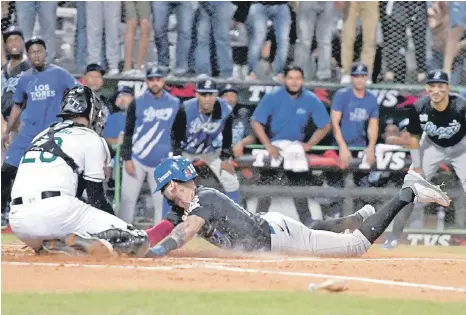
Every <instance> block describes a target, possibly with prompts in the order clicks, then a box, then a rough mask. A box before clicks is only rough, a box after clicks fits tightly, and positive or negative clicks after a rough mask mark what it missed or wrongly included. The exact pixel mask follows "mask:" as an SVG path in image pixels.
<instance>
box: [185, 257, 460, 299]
mask: <svg viewBox="0 0 466 315" xmlns="http://www.w3.org/2000/svg"><path fill="white" fill-rule="evenodd" d="M195 266H199V267H204V268H205V269H215V270H222V271H232V272H240V273H262V274H275V275H282V276H295V277H296V276H297V277H312V278H325V279H338V280H347V281H359V282H366V283H375V284H384V285H390V286H401V287H411V288H418V289H430V290H437V291H452V292H459V293H466V287H465V288H460V287H450V286H440V285H432V284H423V283H413V282H404V281H392V280H380V279H372V278H364V277H351V276H335V275H327V274H321V273H310V272H294V271H293V272H292V271H276V270H261V269H250V268H238V267H228V266H222V265H218V264H196V265H195ZM190 268H191V266H190Z"/></svg>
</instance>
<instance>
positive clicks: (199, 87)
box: [196, 78, 218, 93]
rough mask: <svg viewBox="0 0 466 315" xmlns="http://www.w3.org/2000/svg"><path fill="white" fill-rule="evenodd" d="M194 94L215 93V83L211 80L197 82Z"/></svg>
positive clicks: (216, 90)
mask: <svg viewBox="0 0 466 315" xmlns="http://www.w3.org/2000/svg"><path fill="white" fill-rule="evenodd" d="M196 92H198V93H217V92H218V89H217V82H215V81H214V80H213V79H211V78H206V79H202V80H199V81H197V84H196Z"/></svg>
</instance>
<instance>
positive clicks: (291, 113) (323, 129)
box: [251, 65, 331, 224]
mask: <svg viewBox="0 0 466 315" xmlns="http://www.w3.org/2000/svg"><path fill="white" fill-rule="evenodd" d="M284 74H285V85H284V86H282V87H280V88H277V89H276V90H274V91H272V92H270V93H268V94H266V95H265V96H264V97H263V98H262V100H261V101H260V102H259V104H258V105H257V108H256V110H255V111H254V114H253V116H252V117H251V125H252V128H253V130H254V133H255V134H256V137H257V138H258V139H259V140H260V142H261V143H262V144H263V145H264V146H265V148H266V149H267V151H268V153H269V155H270V157H271V158H272V159H282V158H283V162H284V164H283V165H284V168H285V170H287V169H288V170H287V171H286V172H285V174H286V176H287V178H288V180H289V182H290V184H292V185H302V184H303V182H304V180H305V179H306V174H307V171H308V170H309V166H308V163H307V159H306V157H305V152H308V151H310V150H311V148H312V147H313V146H315V145H317V144H318V143H319V142H320V141H321V140H322V139H323V138H324V137H325V136H326V135H327V133H328V132H329V131H330V128H331V127H330V118H329V115H328V113H327V110H326V108H325V105H324V104H322V102H321V101H320V100H319V99H318V98H317V96H316V95H315V94H314V93H312V92H311V91H309V90H308V89H306V88H304V87H303V84H304V73H303V70H302V69H301V68H300V67H298V66H293V65H290V66H287V67H286V68H285V71H284ZM311 119H312V122H313V123H314V124H315V125H316V126H317V128H318V129H317V130H316V131H315V132H314V134H313V135H312V137H311V138H310V139H309V140H308V141H307V142H304V140H305V139H304V136H305V133H304V130H305V128H306V127H307V125H308V124H309V123H310V120H311ZM266 126H267V127H268V128H267V129H268V132H266ZM287 164H289V166H290V167H289V168H287ZM264 175H265V176H264ZM266 179H267V180H268V179H270V173H269V172H263V173H262V180H266ZM270 202H271V199H270V198H266V199H263V200H262V201H260V202H259V206H258V212H259V211H267V210H268V207H269V206H270ZM262 203H266V204H265V205H261V204H262ZM294 203H295V206H296V208H297V211H298V215H299V217H300V220H301V221H302V222H303V223H304V224H309V223H310V221H311V220H312V218H310V214H309V210H308V206H307V198H294Z"/></svg>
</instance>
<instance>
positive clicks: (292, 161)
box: [272, 140, 309, 173]
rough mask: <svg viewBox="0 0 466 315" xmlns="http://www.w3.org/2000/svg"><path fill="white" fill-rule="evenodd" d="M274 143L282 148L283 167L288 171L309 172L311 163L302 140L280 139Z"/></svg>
mask: <svg viewBox="0 0 466 315" xmlns="http://www.w3.org/2000/svg"><path fill="white" fill-rule="evenodd" d="M272 144H273V145H274V146H276V147H278V148H280V149H281V150H282V152H281V155H282V156H283V168H284V169H285V170H287V171H293V172H295V173H299V172H308V171H309V164H308V162H307V158H306V152H304V148H303V145H302V143H301V142H298V141H288V140H279V141H274V142H272Z"/></svg>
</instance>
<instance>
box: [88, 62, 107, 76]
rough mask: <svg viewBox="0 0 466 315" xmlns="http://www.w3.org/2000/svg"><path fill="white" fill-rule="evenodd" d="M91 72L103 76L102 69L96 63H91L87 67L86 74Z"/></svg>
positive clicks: (103, 71)
mask: <svg viewBox="0 0 466 315" xmlns="http://www.w3.org/2000/svg"><path fill="white" fill-rule="evenodd" d="M91 71H97V72H100V73H101V74H102V75H104V74H105V70H104V68H102V67H101V66H100V65H99V64H98V63H91V64H88V65H87V67H86V73H88V72H91Z"/></svg>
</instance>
